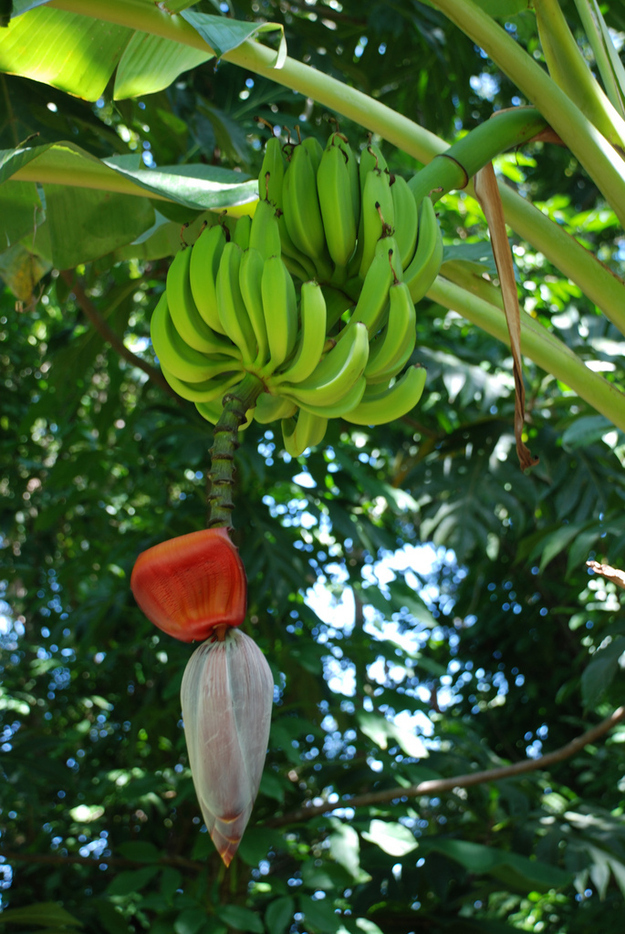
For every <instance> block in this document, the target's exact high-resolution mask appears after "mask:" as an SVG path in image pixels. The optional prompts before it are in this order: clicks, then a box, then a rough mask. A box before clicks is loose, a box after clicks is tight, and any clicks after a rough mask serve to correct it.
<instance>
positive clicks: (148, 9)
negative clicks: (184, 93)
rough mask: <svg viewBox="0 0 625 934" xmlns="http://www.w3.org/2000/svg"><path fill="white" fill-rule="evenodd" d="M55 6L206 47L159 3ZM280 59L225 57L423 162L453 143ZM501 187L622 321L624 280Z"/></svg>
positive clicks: (530, 233)
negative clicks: (279, 64)
mask: <svg viewBox="0 0 625 934" xmlns="http://www.w3.org/2000/svg"><path fill="white" fill-rule="evenodd" d="M50 6H53V7H57V8H58V9H63V10H69V11H71V12H74V13H80V14H83V15H89V16H90V17H93V18H98V19H102V20H105V21H107V22H112V23H117V24H119V25H123V26H129V27H130V28H132V29H137V30H139V31H142V32H147V33H150V34H152V35H159V36H163V37H165V38H167V39H171V40H172V41H174V42H181V43H183V44H185V45H189V46H192V47H193V48H198V49H205V48H206V43H205V42H204V41H203V39H202V38H201V37H200V36H199V35H198V33H197V32H195V30H194V29H192V28H191V27H190V26H189V25H188V24H187V23H186V22H185V21H184V20H182V19H181V18H180V17H179V16H171V15H169V14H168V13H165V12H162V11H161V10H160V9H159V8H158V6H157V5H156V4H154V5H153V6H150V5H147V4H145V3H141V2H138V0H52V2H51V3H50ZM25 15H26V16H27V15H28V14H25ZM513 44H514V43H513ZM522 54H523V55H524V54H525V53H522ZM275 57H276V56H275V53H274V52H273V51H272V50H271V49H268V48H266V47H265V46H263V45H261V44H260V43H258V42H254V41H248V42H245V43H244V44H243V45H242V46H240V47H239V48H237V49H234V50H233V51H232V52H229V53H228V54H227V55H226V56H225V58H226V59H227V60H228V61H230V62H232V63H233V64H236V65H239V66H241V67H243V68H247V69H249V70H250V71H253V72H254V73H256V74H258V75H262V76H263V77H265V78H267V79H268V80H270V81H273V82H275V83H276V84H281V85H283V86H285V87H289V88H293V89H294V90H297V91H299V92H300V93H301V94H302V95H305V96H306V97H312V98H313V99H314V100H316V101H318V102H319V103H320V104H322V105H324V106H325V107H328V108H329V109H331V110H334V111H335V112H336V113H339V114H344V115H345V116H347V117H349V118H350V119H352V120H354V121H355V122H356V123H359V124H360V125H361V126H363V127H365V128H367V129H368V130H371V131H372V132H373V133H378V134H379V135H380V136H382V137H383V138H384V139H386V140H388V142H389V143H390V144H391V145H393V146H397V147H398V148H400V149H402V150H404V152H406V153H408V154H409V155H411V156H413V157H414V158H415V159H418V160H419V161H420V162H425V163H428V162H430V161H431V159H432V158H433V157H434V156H435V155H437V154H438V153H441V152H444V151H445V150H446V149H447V148H448V145H447V143H445V142H444V141H443V140H441V139H439V138H438V137H437V136H435V135H434V134H433V133H430V132H429V131H428V130H424V129H423V128H422V127H420V126H418V124H416V123H413V122H412V121H411V120H408V119H407V118H406V117H403V116H401V115H400V114H397V113H395V111H393V110H391V109H390V108H389V107H386V106H385V105H384V104H381V103H380V102H379V101H376V100H373V99H372V98H371V97H368V96H367V95H366V94H363V93H362V92H360V91H357V90H355V89H354V88H350V87H348V86H347V85H345V84H343V83H341V82H340V81H337V80H336V79H335V78H332V77H330V76H329V75H325V74H323V73H322V72H320V71H316V70H315V69H314V68H311V67H310V66H308V65H304V64H303V63H301V62H297V61H294V60H293V59H291V58H288V57H287V59H286V61H285V63H284V65H283V67H282V68H281V69H276V68H274V62H275ZM536 67H537V66H536ZM539 70H540V69H539ZM541 73H542V72H541ZM545 77H546V76H545ZM546 80H549V79H548V78H547V79H546ZM550 84H552V82H550ZM541 110H542V108H541ZM41 181H45V179H41ZM499 189H500V193H501V199H502V202H503V206H504V212H505V216H506V221H507V223H508V224H509V225H510V227H512V229H513V230H515V231H516V232H517V233H518V234H519V235H520V236H521V237H523V238H524V239H525V240H527V241H528V243H530V244H531V245H532V246H534V247H535V248H536V249H538V250H540V251H541V252H542V253H543V254H544V255H545V256H546V257H547V259H548V260H549V261H550V262H551V263H553V265H554V266H556V268H558V269H559V270H560V271H561V272H562V273H563V274H564V275H565V276H567V277H568V278H569V279H571V280H572V281H573V282H575V283H576V284H577V285H578V286H579V287H580V289H581V290H582V291H583V292H584V293H585V294H586V295H587V296H588V297H589V298H590V300H591V301H593V302H594V303H595V304H596V305H597V306H598V307H599V308H601V310H602V311H603V312H604V313H605V314H606V315H607V316H608V317H609V318H610V320H613V321H615V320H618V319H619V318H620V319H622V317H623V309H624V308H625V283H623V282H621V281H620V280H618V279H616V277H615V276H614V275H613V274H612V273H610V271H609V270H608V269H606V268H605V267H604V266H603V265H602V264H601V263H599V262H598V260H596V259H595V257H594V256H593V255H592V254H591V253H589V252H588V250H586V249H585V248H584V247H583V246H581V245H580V244H579V243H577V242H576V241H575V240H573V239H572V238H570V237H568V236H567V235H566V234H563V233H562V231H561V229H560V228H559V227H558V225H557V224H555V223H554V222H553V221H551V220H550V219H549V218H548V217H547V216H546V215H544V214H542V213H541V212H540V211H539V210H538V209H537V208H534V207H533V205H531V204H530V203H528V202H526V201H525V200H524V199H523V198H522V197H521V196H520V195H517V194H516V192H514V191H512V189H511V188H509V187H508V186H507V185H506V184H505V183H504V182H500V185H499Z"/></svg>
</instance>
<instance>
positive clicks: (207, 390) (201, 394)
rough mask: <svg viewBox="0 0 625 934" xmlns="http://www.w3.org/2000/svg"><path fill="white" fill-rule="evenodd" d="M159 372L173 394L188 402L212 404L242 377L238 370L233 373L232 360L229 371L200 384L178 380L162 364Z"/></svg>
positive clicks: (241, 372) (217, 374) (240, 370)
mask: <svg viewBox="0 0 625 934" xmlns="http://www.w3.org/2000/svg"><path fill="white" fill-rule="evenodd" d="M161 370H162V372H163V376H164V377H165V379H166V380H167V382H168V383H169V385H170V386H171V388H172V389H173V390H174V392H177V393H178V395H179V396H181V397H182V398H183V399H187V400H188V401H189V402H212V401H213V400H214V399H222V398H223V396H224V394H225V393H226V392H227V391H228V390H229V389H230V388H231V387H232V386H234V385H235V384H236V383H240V382H241V380H242V379H243V375H244V374H243V370H242V369H240V368H239V369H238V370H237V371H233V367H232V360H230V367H229V371H226V372H220V373H216V374H215V376H213V377H211V378H210V379H205V380H202V382H201V383H189V382H187V381H186V380H182V379H178V377H177V376H174V374H173V373H170V372H169V370H168V369H167V368H166V367H164V366H163V365H162V364H161Z"/></svg>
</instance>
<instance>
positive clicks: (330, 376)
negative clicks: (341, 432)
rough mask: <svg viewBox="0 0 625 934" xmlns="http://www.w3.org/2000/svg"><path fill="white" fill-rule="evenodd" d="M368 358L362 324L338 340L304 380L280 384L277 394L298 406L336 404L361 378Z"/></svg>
mask: <svg viewBox="0 0 625 934" xmlns="http://www.w3.org/2000/svg"><path fill="white" fill-rule="evenodd" d="M368 357H369V334H368V331H367V328H366V327H365V325H364V324H360V323H357V324H355V325H354V326H353V327H350V328H349V334H347V335H346V336H345V338H344V340H341V341H339V342H338V343H337V344H336V345H335V346H334V347H333V348H332V349H331V350H330V351H328V353H327V354H326V355H325V357H324V358H323V359H322V360H321V362H320V363H318V364H317V366H316V367H315V369H314V370H313V372H312V373H311V375H310V376H309V377H307V379H305V380H302V381H301V382H299V383H290V382H287V381H284V382H283V383H281V384H280V393H281V394H282V395H284V396H287V397H288V398H292V399H294V400H295V401H296V402H297V403H298V404H299V405H301V406H304V407H305V408H308V409H309V410H310V411H314V409H311V408H310V406H314V407H315V408H322V407H324V406H330V405H332V404H333V403H338V402H340V401H341V400H342V399H343V397H344V396H346V395H347V394H348V393H349V391H350V390H351V389H352V387H353V385H354V383H355V382H357V380H359V379H360V377H361V376H362V374H363V372H364V369H365V366H366V365H367V359H368Z"/></svg>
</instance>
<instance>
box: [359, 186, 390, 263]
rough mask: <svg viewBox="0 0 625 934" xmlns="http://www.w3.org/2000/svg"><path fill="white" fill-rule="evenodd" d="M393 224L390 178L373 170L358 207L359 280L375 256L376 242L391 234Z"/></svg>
mask: <svg viewBox="0 0 625 934" xmlns="http://www.w3.org/2000/svg"><path fill="white" fill-rule="evenodd" d="M394 222H395V210H394V206H393V195H392V194H391V186H390V177H389V175H388V172H382V171H381V170H380V169H373V170H372V171H371V172H369V173H368V174H367V177H366V179H365V186H364V189H363V194H362V202H361V206H360V229H359V231H358V239H359V240H361V241H362V254H361V257H360V266H359V269H358V274H359V275H360V278H361V279H364V278H365V276H366V274H367V270H368V269H369V266H370V265H371V262H372V260H373V257H374V256H375V247H376V244H377V242H378V240H379V239H380V237H384V236H386V235H388V234H390V233H391V232H392V230H393V225H394Z"/></svg>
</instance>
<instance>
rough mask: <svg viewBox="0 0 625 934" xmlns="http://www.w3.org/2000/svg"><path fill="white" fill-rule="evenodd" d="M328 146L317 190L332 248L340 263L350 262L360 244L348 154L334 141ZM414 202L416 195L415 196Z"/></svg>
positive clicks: (318, 176) (318, 178)
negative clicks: (357, 244)
mask: <svg viewBox="0 0 625 934" xmlns="http://www.w3.org/2000/svg"><path fill="white" fill-rule="evenodd" d="M337 135H338V134H334V135H333V136H332V137H330V142H329V143H328V145H327V146H326V148H325V150H324V152H323V155H322V157H321V162H320V163H319V169H318V171H317V192H318V195H319V205H320V208H321V217H322V219H323V227H324V230H325V237H326V242H327V245H328V252H329V253H330V257H331V258H332V261H333V262H334V263H335V265H336V266H341V267H343V266H347V264H348V262H349V260H350V257H351V255H352V253H353V252H354V249H355V247H356V236H357V233H358V228H357V218H356V217H355V212H354V205H353V202H352V185H351V178H350V170H349V168H348V164H347V155H346V153H345V152H344V150H343V149H341V148H340V147H339V146H338V145H335V144H334V138H335V137H336V136H337ZM412 200H413V202H414V198H413V199H412Z"/></svg>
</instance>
